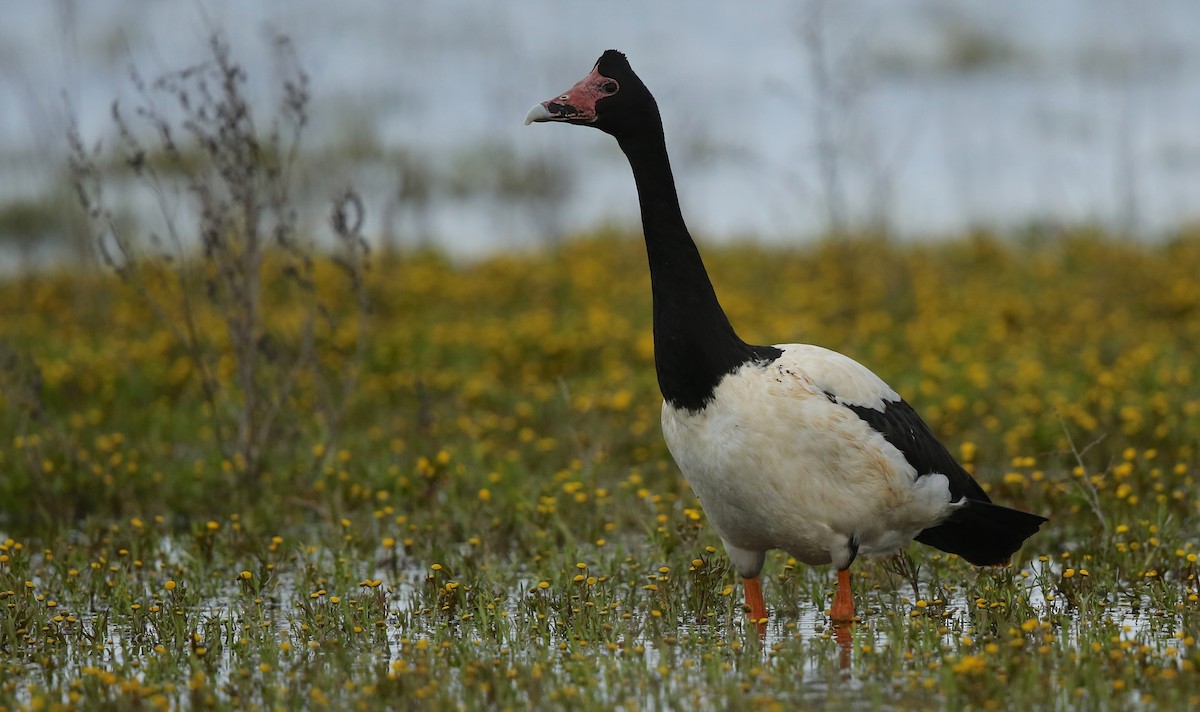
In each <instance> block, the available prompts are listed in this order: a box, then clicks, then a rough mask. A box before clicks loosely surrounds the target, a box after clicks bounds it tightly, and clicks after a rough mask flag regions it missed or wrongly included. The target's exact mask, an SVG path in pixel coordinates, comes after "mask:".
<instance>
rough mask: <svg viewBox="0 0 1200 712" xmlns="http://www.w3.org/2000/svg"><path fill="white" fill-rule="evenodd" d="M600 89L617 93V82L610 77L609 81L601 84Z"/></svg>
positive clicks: (607, 92)
mask: <svg viewBox="0 0 1200 712" xmlns="http://www.w3.org/2000/svg"><path fill="white" fill-rule="evenodd" d="M600 90H601V91H603V92H604V93H605V94H616V93H617V83H616V82H614V81H612V80H611V79H610V80H609V81H607V82H604V84H602V85H600Z"/></svg>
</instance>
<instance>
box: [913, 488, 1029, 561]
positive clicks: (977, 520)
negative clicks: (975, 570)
mask: <svg viewBox="0 0 1200 712" xmlns="http://www.w3.org/2000/svg"><path fill="white" fill-rule="evenodd" d="M1046 521H1047V519H1046V518H1045V517H1039V516H1038V515H1036V514H1029V513H1028V512H1022V511H1019V510H1016V509H1009V508H1008V507H1002V506H1000V505H998V504H993V503H991V502H984V501H981V500H977V499H969V500H967V503H966V504H965V505H964V506H962V507H960V508H958V509H957V510H956V511H955V512H954V514H952V515H950V518H949V519H947V520H946V521H944V522H942V523H941V524H939V525H937V526H936V527H930V528H929V529H926V530H925V531H923V532H921V533H920V534H918V535H917V537H916V539H917V541H919V542H921V543H922V544H927V545H929V546H932V547H934V548H935V549H941V550H942V551H945V552H948V553H951V554H958V555H959V556H961V557H963V558H964V559H966V560H967V561H969V562H971V563H972V564H975V565H976V566H993V565H996V564H1004V563H1007V562H1008V560H1009V557H1011V556H1012V555H1013V553H1014V552H1016V550H1017V549H1020V548H1021V544H1022V543H1023V542H1024V541H1025V540H1026V539H1028V538H1029V537H1031V536H1033V535H1034V534H1035V533H1037V530H1038V529H1039V528H1040V527H1041V526H1042V524H1043V523H1044V522H1046Z"/></svg>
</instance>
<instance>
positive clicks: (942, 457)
mask: <svg viewBox="0 0 1200 712" xmlns="http://www.w3.org/2000/svg"><path fill="white" fill-rule="evenodd" d="M830 397H831V399H833V400H834V402H835V403H839V404H841V405H843V406H845V407H846V408H849V409H850V410H852V411H854V412H855V413H856V414H857V415H858V417H860V418H862V419H863V420H865V421H866V423H867V425H870V426H871V427H872V428H874V429H875V430H876V431H878V432H879V433H881V434H882V435H883V437H884V438H886V439H887V441H888V442H889V443H891V444H892V445H893V446H895V448H896V449H897V450H899V451H900V452H901V453H903V455H904V459H905V460H908V464H910V465H912V466H913V469H915V470H916V471H917V477H922V476H924V475H932V474H934V473H940V474H943V475H945V476H946V478H947V479H948V480H950V495H951V496H952V497H953V498H954V501H956V502H957V501H958V500H960V499H962V498H963V497H966V498H967V499H974V500H978V501H981V502H990V501H991V500H990V499H989V498H988V496H987V494H986V493H985V492H984V491H983V488H981V487H980V486H979V483H978V482H976V481H975V480H974V479H973V478H972V477H971V475H970V474H968V473H967V471H966V470H964V469H963V468H962V465H960V464H958V461H957V460H955V459H954V456H953V455H951V454H950V452H949V451H948V450H946V446H945V445H942V443H941V442H940V441H939V440H938V439H937V438H936V437H934V435H933V432H932V431H931V430H930V429H929V426H928V425H926V424H925V421H924V420H921V416H919V415H917V411H915V410H913V407H912V406H911V405H909V404H908V402H907V401H905V400H903V399H901V400H898V401H885V402H884V409H883V410H882V411H880V410H876V409H874V408H871V407H868V406H858V405H852V404H849V403H844V402H842V401H839V400H837V399H836V397H834V396H832V394H831V396H830Z"/></svg>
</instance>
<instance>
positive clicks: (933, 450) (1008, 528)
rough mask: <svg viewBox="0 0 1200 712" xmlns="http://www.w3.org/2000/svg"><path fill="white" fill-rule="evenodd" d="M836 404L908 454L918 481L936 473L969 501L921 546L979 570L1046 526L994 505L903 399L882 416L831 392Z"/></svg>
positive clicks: (924, 538) (1036, 518) (922, 539)
mask: <svg viewBox="0 0 1200 712" xmlns="http://www.w3.org/2000/svg"><path fill="white" fill-rule="evenodd" d="M826 395H828V396H829V399H830V400H832V401H833V402H835V403H839V404H840V405H843V406H845V407H846V408H849V409H850V410H852V411H854V412H855V413H856V414H857V415H858V417H860V418H862V419H863V420H864V421H866V423H867V424H868V425H870V426H871V427H872V428H874V429H875V430H876V431H878V432H879V433H881V434H882V435H883V437H884V438H885V439H887V441H888V442H889V443H891V444H892V445H893V446H895V447H896V449H897V450H899V451H900V452H901V453H903V454H904V459H905V460H908V464H910V465H912V466H913V468H914V469H915V470H916V471H917V477H923V476H925V475H930V474H934V473H940V474H942V475H945V476H946V478H947V479H948V480H949V481H950V496H951V497H952V498H953V499H954V501H956V502H957V501H959V500H961V499H962V498H963V497H966V498H967V500H968V501H967V502H966V503H964V506H962V507H960V508H958V509H956V510H955V511H954V513H953V514H951V515H950V518H949V519H947V520H946V521H944V522H942V523H941V524H938V525H937V526H933V527H930V528H928V529H926V530H924V531H922V532H921V533H920V534H918V535H917V537H916V539H917V541H919V542H921V543H922V544H927V545H929V546H932V547H935V548H937V549H941V550H942V551H947V552H950V553H952V554H958V555H959V556H961V557H963V558H964V559H966V560H967V561H969V562H971V563H972V564H975V565H977V566H990V565H995V564H1003V563H1005V562H1006V561H1008V559H1009V557H1010V556H1012V554H1013V553H1014V552H1015V551H1016V550H1017V549H1019V548H1021V544H1022V542H1024V541H1025V539H1027V538H1028V537H1030V536H1032V535H1033V534H1034V533H1035V532H1036V531H1037V530H1038V529H1039V528H1040V527H1041V526H1042V524H1043V523H1044V522H1045V521H1046V518H1045V517H1041V516H1038V515H1036V514H1029V513H1027V512H1021V511H1018V510H1016V509H1010V508H1008V507H1002V506H1000V505H997V504H992V502H991V500H990V499H989V498H988V496H987V494H986V493H985V492H984V491H983V488H982V487H980V486H979V483H978V482H976V481H975V479H974V478H973V477H971V475H970V474H969V473H968V472H967V471H966V470H964V469H963V467H962V465H960V464H958V461H957V460H955V459H954V456H953V455H951V454H950V452H949V451H947V450H946V446H945V445H942V443H941V442H939V441H938V439H937V438H936V437H934V435H933V432H932V431H930V429H929V426H928V425H926V424H925V421H923V420H921V416H919V415H917V412H916V411H915V410H913V407H912V406H911V405H909V404H908V403H906V402H905V401H904V400H898V401H885V402H884V409H883V410H882V411H880V410H876V409H874V408H870V407H866V406H858V405H853V404H850V403H844V402H842V401H840V400H838V399H837V397H836V396H835V395H834V394H832V393H827V394H826Z"/></svg>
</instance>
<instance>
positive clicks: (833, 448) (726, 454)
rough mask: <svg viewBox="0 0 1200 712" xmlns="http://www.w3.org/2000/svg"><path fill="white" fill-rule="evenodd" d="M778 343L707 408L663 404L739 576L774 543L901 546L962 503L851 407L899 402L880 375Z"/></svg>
mask: <svg viewBox="0 0 1200 712" xmlns="http://www.w3.org/2000/svg"><path fill="white" fill-rule="evenodd" d="M776 348H778V349H781V350H782V351H783V354H782V355H781V356H780V357H779V358H778V359H776V360H774V361H772V362H770V363H760V362H749V363H746V364H744V365H743V366H741V367H740V368H738V370H736V371H734V372H733V373H730V374H728V375H726V376H725V377H724V378H723V379H722V380H721V381H720V383H719V384H718V386H717V388H716V389H715V391H714V392H713V397H712V399H711V400H710V401H709V402H708V403H707V404H706V405H705V407H704V408H702V409H700V410H698V411H695V410H686V409H681V408H675V407H673V406H672V405H670V404H669V403H664V404H663V410H662V427H663V435H664V436H665V438H666V441H667V446H668V448H669V449H670V451H671V455H672V456H673V457H674V458H675V462H676V463H677V464H678V465H679V468H680V470H681V471H682V472H683V475H684V477H686V478H687V480H688V482H689V484H690V485H691V487H692V489H693V490H694V491H695V493H696V495H697V496H698V497H699V498H700V501H701V503H702V505H703V507H704V511H705V513H706V514H707V516H708V519H709V521H711V522H712V525H713V527H714V528H715V529H716V531H717V533H718V534H719V535H720V536H721V539H722V540H723V542H724V543H725V548H726V551H727V552H728V554H729V558H730V560H731V561H732V562H733V564H734V566H735V567H736V568H737V569H738V571H739V573H740V574H741V575H742V576H745V577H753V576H757V575H758V572H759V570H760V569H761V568H762V564H763V560H764V557H765V554H766V552H767V550H769V549H782V550H784V551H786V552H788V553H789V554H791V555H792V556H794V557H796V558H797V559H798V560H800V561H803V562H804V563H807V564H827V563H832V564H834V565H835V566H836V567H837V568H839V569H840V568H845V567H846V566H848V565H849V564H850V561H851V560H852V559H853V557H854V555H855V553H856V552H858V553H864V554H881V553H890V552H894V551H896V550H897V549H899V548H901V547H903V546H904V545H906V544H907V543H908V542H909V541H910V540H912V538H913V537H914V536H916V535H917V534H919V533H920V532H921V531H922V530H923V529H926V528H928V527H931V526H934V525H936V524H938V523H940V522H942V521H944V520H945V519H946V518H947V517H948V516H949V515H950V514H951V512H953V511H954V509H955V508H956V507H958V506H962V504H963V503H964V502H962V501H959V502H952V501H951V500H952V497H951V494H950V488H949V481H948V479H947V478H946V477H945V476H944V475H942V474H937V473H932V474H925V475H924V476H921V477H918V476H917V475H918V473H917V471H916V470H915V469H914V468H913V467H912V465H910V464H909V463H908V461H907V460H906V459H905V457H904V455H903V454H902V453H901V452H900V451H899V450H898V449H897V448H896V447H894V446H893V445H892V444H891V443H889V442H888V441H887V439H886V438H885V437H884V435H883V434H881V433H879V432H877V431H876V430H875V429H873V428H872V427H871V426H870V425H869V424H868V423H867V422H866V421H865V420H863V419H862V418H860V417H859V415H858V414H856V413H855V412H854V411H852V410H851V409H850V408H848V407H846V406H858V407H865V408H872V409H874V410H877V411H880V412H882V411H883V410H884V408H886V407H887V405H888V404H889V403H894V402H899V401H900V396H899V395H897V394H896V392H895V391H893V390H892V389H891V388H890V387H888V385H887V384H886V383H884V382H883V380H882V379H880V378H879V377H878V376H876V375H875V374H874V373H872V372H871V371H870V370H868V369H867V368H866V367H864V366H862V365H861V364H859V363H858V362H857V361H854V360H853V359H851V358H849V357H847V356H843V355H842V354H839V353H837V352H835V351H830V350H828V349H824V348H821V347H818V346H810V345H803V344H785V345H780V346H777V347H776ZM856 545H857V549H856V548H855V546H856Z"/></svg>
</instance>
